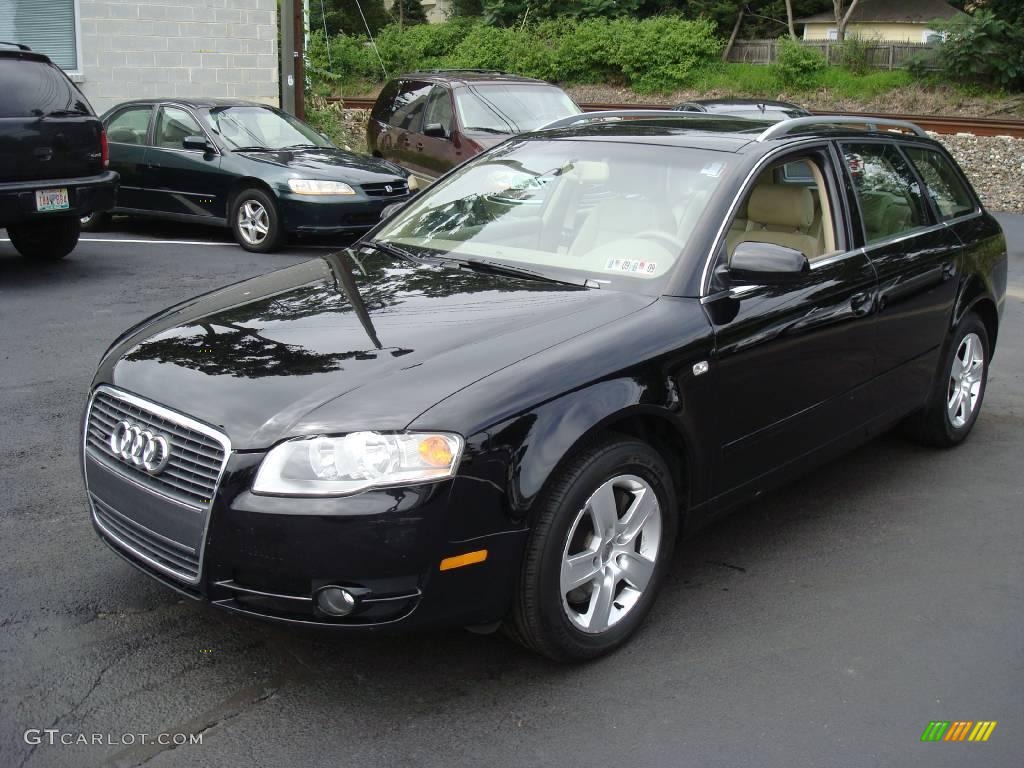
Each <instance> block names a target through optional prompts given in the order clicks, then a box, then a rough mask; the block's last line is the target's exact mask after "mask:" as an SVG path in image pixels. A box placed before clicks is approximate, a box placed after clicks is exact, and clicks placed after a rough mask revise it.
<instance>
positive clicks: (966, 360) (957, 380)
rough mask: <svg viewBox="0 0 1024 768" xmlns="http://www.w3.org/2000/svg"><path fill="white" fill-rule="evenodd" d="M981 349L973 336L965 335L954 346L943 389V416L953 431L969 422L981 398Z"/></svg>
mask: <svg viewBox="0 0 1024 768" xmlns="http://www.w3.org/2000/svg"><path fill="white" fill-rule="evenodd" d="M984 373H985V348H984V346H983V345H982V343H981V339H980V338H979V337H978V334H976V333H968V334H967V335H966V336H964V338H963V339H962V340H961V341H960V344H959V346H957V350H956V354H955V355H954V356H953V365H952V368H951V369H950V372H949V382H948V384H947V386H946V415H947V416H948V418H949V423H950V424H952V425H953V427H954V428H955V429H960V428H961V427H963V426H964V425H965V424H966V423H967V422H968V421H970V419H971V415H972V414H973V413H974V411H975V409H976V408H977V407H978V399H979V398H980V397H981V380H982V376H983V375H984Z"/></svg>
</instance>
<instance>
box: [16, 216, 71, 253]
mask: <svg viewBox="0 0 1024 768" xmlns="http://www.w3.org/2000/svg"><path fill="white" fill-rule="evenodd" d="M81 230H82V222H81V221H80V220H79V219H78V217H76V216H61V217H60V218H54V219H40V220H37V221H29V222H23V223H21V224H12V225H11V226H9V227H8V228H7V234H8V235H10V237H11V245H13V246H14V247H15V248H16V249H17V250H18V253H20V254H21V255H22V256H24V257H25V258H27V259H36V260H38V261H57V260H58V259H63V258H64V257H65V256H67V255H68V254H69V253H71V252H72V251H73V250H75V246H76V245H78V235H79V233H80V232H81Z"/></svg>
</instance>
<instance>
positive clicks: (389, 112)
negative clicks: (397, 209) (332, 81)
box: [366, 69, 581, 179]
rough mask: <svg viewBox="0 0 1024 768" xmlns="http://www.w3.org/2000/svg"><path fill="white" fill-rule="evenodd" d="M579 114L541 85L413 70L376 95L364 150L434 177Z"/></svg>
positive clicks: (466, 72)
mask: <svg viewBox="0 0 1024 768" xmlns="http://www.w3.org/2000/svg"><path fill="white" fill-rule="evenodd" d="M580 112H581V110H580V108H579V107H578V106H576V103H575V102H574V101H573V100H572V99H570V98H569V96H568V95H567V94H566V93H565V91H563V90H562V89H561V88H558V87H556V86H554V85H551V83H546V82H544V81H543V80H534V79H532V78H529V77H519V76H518V75H510V74H507V73H504V72H495V71H491V70H475V69H457V70H456V69H447V70H431V71H429V72H413V73H410V74H408V75H401V76H400V77H397V78H395V79H394V80H391V81H390V82H389V83H388V84H387V85H385V86H384V89H383V90H382V91H381V92H380V95H379V96H378V97H377V103H376V104H374V106H373V110H372V111H371V112H370V120H369V122H368V124H367V126H366V145H367V147H368V148H369V150H370V152H372V153H373V154H374V155H376V156H377V157H383V158H386V159H388V160H391V161H393V162H396V163H398V164H399V165H401V166H403V167H405V168H407V169H408V170H410V171H412V172H413V173H415V174H416V175H417V176H421V177H424V178H427V179H434V178H436V177H438V176H440V175H441V174H442V173H444V172H445V171H447V170H448V169H449V168H454V167H455V166H456V165H458V164H459V163H461V162H462V161H463V160H466V159H467V158H470V157H473V156H474V155H476V154H479V153H480V152H483V151H484V150H485V149H488V148H490V147H493V146H494V145H495V144H499V143H500V142H502V141H504V140H505V139H507V138H508V137H509V136H514V135H515V134H517V133H525V132H527V131H532V130H536V129H537V128H540V127H541V126H543V125H546V124H547V123H550V122H551V121H553V120H558V119H559V118H562V117H568V116H569V115H578V114H579V113H580Z"/></svg>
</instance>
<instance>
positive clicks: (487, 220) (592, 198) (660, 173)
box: [377, 140, 732, 293]
mask: <svg viewBox="0 0 1024 768" xmlns="http://www.w3.org/2000/svg"><path fill="white" fill-rule="evenodd" d="M731 163H732V158H731V156H730V155H729V154H727V153H721V152H713V151H710V150H698V149H688V148H666V147H658V146H652V145H643V144H612V143H597V142H589V141H571V140H559V141H514V142H510V143H508V144H506V145H503V146H502V147H500V148H498V149H496V150H492V151H491V152H489V153H487V154H486V155H484V156H482V157H481V158H479V159H477V160H475V161H473V162H471V163H469V164H468V165H466V166H464V167H463V168H462V169H461V170H460V171H458V172H457V173H455V174H453V175H451V176H449V177H448V178H447V179H445V180H443V181H441V182H440V183H438V184H436V185H433V186H431V187H428V188H427V190H426V191H424V192H423V193H421V194H420V196H419V197H417V198H416V199H415V200H414V201H413V202H412V203H410V204H409V206H408V207H407V208H406V209H405V210H403V211H402V212H401V213H399V214H398V215H397V216H396V217H395V219H394V220H393V221H390V222H388V223H387V224H385V226H384V227H383V228H382V229H381V230H380V232H379V233H378V234H377V239H378V240H381V241H384V242H387V243H389V244H392V245H394V246H397V247H400V248H402V249H403V250H405V251H407V252H409V253H410V254H412V255H414V256H417V257H423V258H452V259H458V260H481V259H483V260H487V261H490V262H499V263H502V264H508V265H517V266H519V267H520V268H526V269H530V270H532V271H536V272H540V273H542V274H545V275H549V276H554V277H558V278H560V279H571V280H573V281H575V282H583V281H584V280H587V279H590V280H594V281H597V282H598V283H600V284H602V285H606V284H608V285H610V286H611V287H613V288H619V289H624V290H637V291H640V292H644V293H654V292H656V291H657V288H658V287H659V286H661V285H663V284H664V282H665V280H666V279H667V276H668V275H669V273H670V272H671V271H672V269H673V267H674V265H675V263H676V260H677V259H678V258H679V256H680V255H681V253H682V251H683V249H684V248H685V247H686V244H687V241H688V239H689V238H690V235H691V234H692V233H693V232H694V230H695V229H696V227H697V224H698V222H699V221H700V219H701V216H702V215H703V214H704V213H705V209H706V207H707V204H708V201H709V199H710V198H711V195H712V193H713V192H714V191H715V189H717V187H718V185H719V183H720V181H721V180H722V179H723V178H725V177H726V176H727V175H728V173H729V171H730V170H731V167H730V166H731Z"/></svg>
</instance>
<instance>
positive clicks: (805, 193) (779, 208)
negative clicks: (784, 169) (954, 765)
mask: <svg viewBox="0 0 1024 768" xmlns="http://www.w3.org/2000/svg"><path fill="white" fill-rule="evenodd" d="M747 218H748V219H749V220H750V221H756V222H757V223H758V224H770V225H775V226H778V227H792V228H793V229H798V228H799V229H803V228H806V227H809V226H811V222H812V221H814V198H813V197H811V191H810V190H809V189H807V188H806V187H797V186H789V185H786V184H764V185H761V186H759V187H755V188H754V192H753V194H751V195H750V202H749V203H748V204H747Z"/></svg>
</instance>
